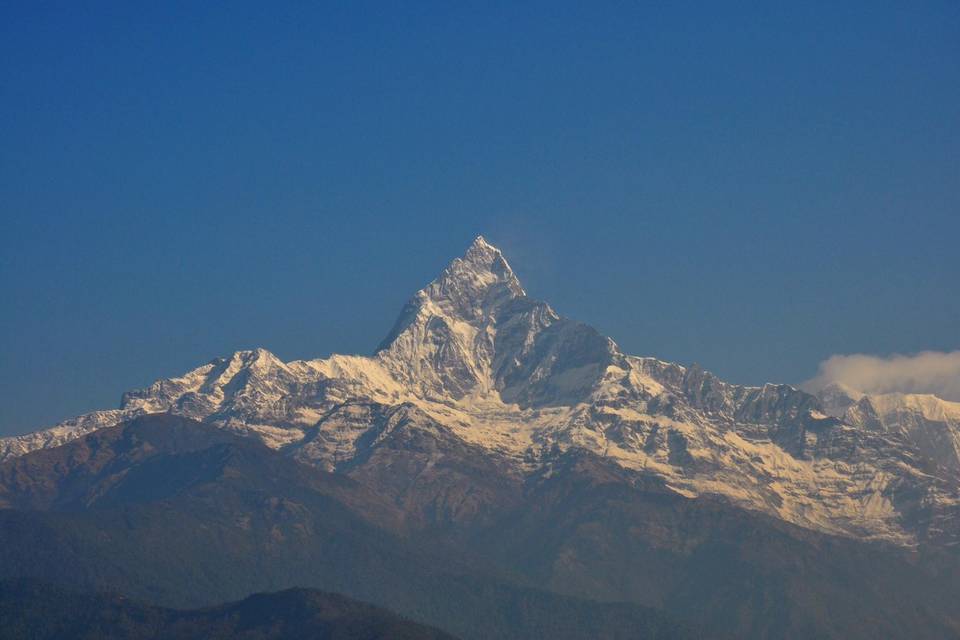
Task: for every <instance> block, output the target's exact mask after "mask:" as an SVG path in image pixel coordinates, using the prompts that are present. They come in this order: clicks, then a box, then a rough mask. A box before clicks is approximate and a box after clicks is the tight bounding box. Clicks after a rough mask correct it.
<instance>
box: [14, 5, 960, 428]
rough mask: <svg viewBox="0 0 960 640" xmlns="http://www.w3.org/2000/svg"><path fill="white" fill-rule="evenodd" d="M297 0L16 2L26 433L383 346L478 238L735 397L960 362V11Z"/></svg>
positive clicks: (18, 331)
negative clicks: (153, 392)
mask: <svg viewBox="0 0 960 640" xmlns="http://www.w3.org/2000/svg"><path fill="white" fill-rule="evenodd" d="M81 4H89V5H95V6H80V5H81ZM197 4H202V5H203V6H202V7H198V6H196V5H197ZM277 4H278V3H244V2H234V3H229V4H226V3H225V4H223V5H220V6H215V3H182V4H178V3H143V4H140V3H136V2H130V3H115V5H113V6H110V5H109V4H107V3H56V2H44V3H20V6H13V4H12V3H7V4H6V5H4V8H3V9H0V135H2V144H0V299H2V300H3V313H2V314H0V389H2V396H3V399H4V402H3V403H2V404H0V433H14V432H21V431H26V430H30V429H32V428H36V427H39V426H44V425H46V424H48V423H51V422H54V421H57V420H59V419H62V418H65V417H68V416H70V415H73V414H76V413H79V412H82V411H87V410H91V409H94V408H103V407H110V406H114V405H116V403H117V402H118V400H119V396H120V393H121V392H122V391H124V390H125V389H128V388H133V387H137V386H141V385H144V384H147V383H149V382H150V381H152V380H153V379H155V378H158V377H162V376H169V375H174V374H178V373H181V372H183V371H186V370H188V369H190V368H192V367H194V366H197V365H199V364H202V363H203V362H206V361H208V360H209V359H211V358H213V357H215V356H218V355H223V354H226V353H229V352H231V351H233V350H235V349H239V348H248V347H254V346H264V347H266V348H269V349H271V350H272V351H274V352H276V353H277V354H278V355H280V356H281V357H283V358H286V359H293V358H299V357H314V356H321V355H326V354H329V353H331V352H341V353H345V352H349V353H364V352H369V351H371V350H372V349H373V348H374V347H375V346H376V344H377V343H378V342H379V340H380V339H381V338H382V337H383V336H384V335H385V334H386V332H387V331H388V330H389V328H390V326H391V324H392V322H393V320H394V318H395V316H396V314H397V313H398V312H399V309H400V307H401V306H402V304H403V302H404V301H405V299H406V298H407V297H408V296H409V295H410V294H412V293H413V292H414V291H415V290H416V289H417V288H419V287H421V286H422V285H424V284H425V283H426V282H427V281H429V280H430V279H432V277H433V276H434V275H436V273H437V272H438V271H439V270H440V269H441V268H442V267H443V266H444V265H445V264H446V262H447V261H449V259H451V258H452V257H454V256H456V255H459V254H460V253H462V251H463V250H464V249H465V248H466V246H467V245H468V244H469V242H470V241H471V239H472V238H473V237H474V236H475V235H477V234H478V233H482V234H484V235H485V236H486V237H487V238H488V239H489V240H490V241H491V242H493V243H495V244H497V245H499V246H500V247H501V248H502V249H503V250H504V252H505V253H506V255H507V257H508V258H509V259H510V261H511V263H512V264H513V266H514V268H515V270H516V271H517V273H518V275H519V276H520V278H521V280H522V281H523V282H524V285H525V286H526V288H527V290H528V292H529V293H530V294H531V295H533V296H535V297H537V298H541V299H545V300H548V301H550V302H551V303H552V304H553V305H554V306H555V307H556V308H557V309H558V311H560V312H561V313H563V314H564V315H568V316H570V317H574V318H577V319H580V320H584V321H586V322H589V323H591V324H593V325H594V326H596V327H598V328H599V329H601V330H602V331H604V332H605V333H607V334H609V335H611V336H612V337H613V338H614V339H615V340H617V341H618V343H619V344H620V345H621V346H622V347H623V348H624V349H625V350H626V351H628V352H631V353H637V354H644V355H656V356H658V357H662V358H665V359H670V360H675V361H679V362H682V363H688V364H689V363H692V362H698V363H700V364H701V365H703V366H704V367H706V368H708V369H710V370H713V371H715V372H716V373H718V374H720V375H721V376H723V377H725V378H727V379H729V380H731V381H734V382H743V383H759V382H764V381H767V380H776V381H785V382H795V383H796V382H801V381H803V380H805V379H807V378H809V377H811V376H813V375H814V374H815V373H816V370H817V365H818V363H819V362H821V361H822V360H824V359H826V358H827V357H829V356H831V355H833V354H845V353H866V354H878V355H884V354H890V353H913V352H917V351H921V350H934V351H951V350H956V349H960V330H958V327H960V295H958V294H960V286H958V278H960V257H958V253H960V252H958V250H957V247H958V244H960V162H958V158H960V38H958V37H957V34H958V33H960V5H958V4H957V3H956V2H916V3H902V2H900V3H886V2H869V3H868V2H863V3H860V2H848V3H842V4H843V5H844V6H842V7H835V6H830V5H829V4H827V3H795V4H796V5H797V6H792V7H789V8H788V7H784V6H781V7H778V8H773V7H771V5H772V4H785V3H737V4H736V7H732V5H733V4H734V3H711V4H715V6H714V7H712V8H704V7H703V6H702V5H704V4H707V3H683V2H678V3H664V4H665V5H669V6H659V7H654V6H652V4H653V3H626V2H610V3H569V4H568V3H563V2H560V3H558V2H551V3H502V4H501V3H490V2H483V3H419V4H417V5H416V6H411V5H412V4H413V3H396V4H393V3H363V2H350V3H312V4H310V5H309V6H304V5H300V4H297V5H292V4H291V5H286V6H284V7H278V6H276V5H277ZM161 5H162V6H161Z"/></svg>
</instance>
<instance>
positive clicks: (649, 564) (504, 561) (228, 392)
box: [0, 238, 960, 638]
mask: <svg viewBox="0 0 960 640" xmlns="http://www.w3.org/2000/svg"><path fill="white" fill-rule="evenodd" d="M822 397H823V398H824V401H825V403H826V405H827V406H826V407H825V406H824V404H823V403H821V400H820V399H818V398H817V397H815V396H813V395H810V394H808V393H805V392H803V391H800V390H797V389H795V388H793V387H790V386H788V385H773V384H769V385H764V386H762V387H744V386H739V385H732V384H728V383H726V382H724V381H722V380H719V379H718V378H716V377H715V376H713V375H712V374H710V373H708V372H705V371H703V370H702V369H700V368H698V367H689V368H688V367H683V366H680V365H677V364H671V363H667V362H662V361H659V360H655V359H652V358H639V357H634V356H628V355H625V354H623V353H621V352H620V350H619V349H618V347H617V345H616V344H615V343H614V342H613V341H612V340H610V339H609V338H606V337H604V336H602V335H600V334H599V333H597V332H596V331H595V330H593V329H591V328H590V327H587V326H585V325H583V324H580V323H577V322H574V321H571V320H567V319H564V318H562V317H560V316H559V315H558V314H556V313H555V312H554V311H553V310H552V309H551V308H550V306H549V305H547V304H546V303H543V302H538V301H535V300H532V299H530V298H528V297H527V296H526V293H525V292H524V290H523V289H522V287H521V286H520V284H519V282H518V280H517V278H516V276H515V275H514V274H513V272H512V270H511V269H510V267H509V265H508V264H507V262H506V260H505V259H504V258H503V256H502V254H501V253H500V252H499V251H498V250H497V249H496V248H495V247H492V246H490V245H489V244H487V243H486V242H485V241H484V240H483V239H482V238H478V239H477V241H475V242H474V244H473V245H472V246H471V247H470V249H469V250H468V251H467V253H466V254H465V255H464V256H463V257H462V258H458V259H456V260H454V261H453V262H452V263H451V264H450V265H449V266H448V267H447V268H446V269H445V270H444V272H443V273H442V274H441V275H440V277H438V278H437V280H435V281H434V282H433V283H431V284H430V285H428V286H427V287H425V288H424V289H423V290H421V291H420V292H418V293H417V294H416V295H415V296H414V297H413V298H412V299H411V301H410V302H409V303H408V304H407V305H406V307H405V308H404V310H403V312H402V313H401V316H400V318H399V319H398V320H397V322H396V323H395V326H394V328H393V330H392V331H391V332H390V334H389V336H388V338H387V339H386V340H385V341H384V343H383V344H382V345H381V347H380V349H379V350H378V351H377V353H376V354H374V355H373V356H371V357H360V356H332V357H330V358H327V359H322V360H305V361H294V362H288V363H284V362H281V361H280V360H279V359H278V358H276V357H275V356H273V355H272V354H271V353H269V352H268V351H265V350H262V349H259V350H255V351H243V352H238V353H235V354H233V355H232V356H230V357H228V358H223V359H218V360H215V361H213V362H211V363H209V364H207V365H204V366H203V367H200V368H198V369H196V370H194V371H191V372H189V373H187V374H185V375H184V376H181V377H179V378H171V379H167V380H160V381H158V382H156V383H154V384H153V385H151V386H150V387H148V388H146V389H141V390H137V391H132V392H129V393H127V394H125V395H124V398H123V401H122V404H121V407H120V408H119V409H113V410H107V411H100V412H94V413H92V414H88V415H86V416H81V417H79V418H76V419H73V420H70V421H67V422H65V423H63V424H61V425H58V426H57V427H55V428H53V429H50V430H47V431H41V432H37V433H35V434H29V435H27V436H21V437H18V438H12V439H6V440H2V441H0V456H2V458H3V459H4V460H5V462H3V463H2V464H0V539H2V540H3V541H4V544H3V545H0V577H4V576H6V577H20V576H28V577H35V578H38V579H42V580H48V581H50V580H52V581H67V582H69V583H71V584H74V585H77V586H80V587H84V588H99V589H116V590H118V591H120V592H122V593H124V594H127V595H130V596H134V597H137V598H140V599H143V600H146V601H149V602H155V603H158V604H162V605H167V606H198V605H207V604H214V603H217V602H222V601H225V600H238V599H240V598H243V597H245V596H246V595H248V594H250V593H254V592H262V591H275V590H277V589H282V588H287V587H294V586H304V587H316V588H321V589H325V590H331V591H337V592H342V593H344V594H346V595H348V596H350V597H355V598H358V599H361V600H365V601H369V602H373V603H375V604H377V605H380V606H385V607H388V608H390V609H392V610H395V611H398V612H400V613H402V614H404V615H409V616H411V617H413V618H414V619H417V620H422V621H425V622H429V623H431V624H435V625H437V626H439V627H440V628H443V629H445V630H448V631H451V632H453V633H454V634H455V635H458V636H460V637H463V638H488V637H503V638H540V637H542V638H585V637H606V638H619V637H625V638H626V637H688V636H689V634H690V633H691V632H690V631H689V629H691V628H692V629H694V630H696V629H707V630H709V631H710V632H711V633H719V634H724V633H727V634H730V635H732V636H735V637H756V638H807V637H825V638H873V637H904V638H906V637H910V638H944V637H955V636H957V635H958V633H960V620H958V616H957V614H956V612H955V610H956V607H955V602H956V600H957V597H958V596H960V569H958V566H960V565H958V559H957V555H956V549H957V542H958V536H960V506H958V505H960V478H958V474H957V473H956V470H955V467H954V466H951V465H952V464H953V463H952V462H951V461H952V458H951V455H953V454H952V453H951V451H952V450H947V448H946V447H945V446H943V445H944V443H946V444H950V443H954V444H955V442H954V440H955V435H956V434H955V433H954V431H955V430H956V428H957V423H956V422H954V421H953V417H952V416H953V414H952V412H951V411H952V409H951V408H950V407H946V408H944V406H943V405H939V404H938V405H936V406H935V407H934V406H933V405H930V406H928V404H929V403H926V404H924V403H921V404H920V405H917V403H916V402H914V401H912V400H911V401H910V402H908V403H907V404H905V405H903V407H904V408H902V410H901V409H896V407H894V403H892V402H891V401H887V402H886V403H884V402H882V401H881V400H878V399H873V400H863V399H859V400H852V399H851V400H850V401H849V402H848V403H846V405H844V407H843V410H842V411H836V410H834V408H833V405H832V404H831V403H830V402H828V400H829V397H827V396H822ZM916 407H920V408H919V409H917V410H914V409H916ZM931 407H932V408H931ZM917 411H919V413H917ZM831 414H833V415H831ZM918 416H919V417H918ZM921 417H922V418H923V420H921V419H920V418H921ZM941 418H942V419H941ZM931 421H932V422H931ZM934 423H935V424H934ZM931 425H933V426H934V427H935V429H932V428H930V426H931ZM952 438H953V439H952ZM957 442H960V440H957ZM680 620H682V621H684V623H683V624H681V623H680V622H679V621H680ZM687 624H688V625H690V626H689V627H688V626H685V625H687ZM640 631H642V632H643V633H642V634H641V633H640Z"/></svg>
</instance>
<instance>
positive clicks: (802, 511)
mask: <svg viewBox="0 0 960 640" xmlns="http://www.w3.org/2000/svg"><path fill="white" fill-rule="evenodd" d="M589 331H590V330H588V329H584V328H583V327H582V325H577V324H576V323H572V322H570V321H567V320H565V319H563V318H561V317H560V316H558V315H557V314H556V313H555V312H554V311H553V309H551V308H550V307H549V305H546V304H545V303H540V302H536V301H532V300H529V299H528V298H526V293H525V292H524V290H523V288H522V286H521V285H520V283H519V281H518V280H517V278H516V276H515V275H514V273H513V271H512V269H511V268H510V266H509V264H508V263H507V261H506V260H505V259H504V258H503V256H502V254H501V253H500V251H499V250H498V249H496V248H495V247H493V246H492V245H490V244H489V243H488V242H487V241H486V240H484V239H483V238H482V237H478V238H477V239H476V240H475V241H474V242H473V244H472V245H471V246H470V248H469V249H468V251H467V252H466V254H465V255H464V256H463V257H462V258H457V259H455V260H454V261H453V262H451V263H450V265H449V266H448V267H447V268H446V269H444V271H443V272H442V273H441V275H440V276H439V277H438V278H437V279H436V280H435V281H433V282H432V283H430V284H428V285H427V286H426V287H424V288H423V289H421V290H420V291H419V292H418V293H417V294H416V295H415V296H414V297H413V298H412V299H411V301H410V303H408V305H407V307H406V308H405V310H404V312H403V314H402V315H401V318H400V319H399V320H398V322H397V324H396V325H395V327H394V330H393V331H391V335H390V337H389V339H388V340H387V341H385V343H384V345H383V346H382V347H381V348H380V349H379V350H378V352H377V353H376V354H374V355H373V356H369V357H368V356H359V355H332V356H330V357H329V358H322V359H313V360H295V361H292V362H288V363H284V362H282V361H281V360H280V359H279V358H277V357H276V356H275V355H274V354H272V353H270V352H269V351H267V350H266V349H262V348H261V349H255V350H252V351H238V352H236V353H234V354H232V355H231V356H230V357H228V358H221V359H217V360H214V361H212V362H210V363H207V364H205V365H203V366H201V367H198V368H196V369H194V370H193V371H190V372H188V373H186V374H184V375H183V376H180V377H176V378H170V379H166V380H158V381H157V382H155V383H154V384H152V385H150V386H149V387H147V388H146V389H141V390H137V391H133V392H130V393H128V394H125V395H124V398H123V401H122V402H121V406H120V408H118V409H113V410H108V411H99V412H94V413H91V414H87V415H85V416H80V417H78V418H74V419H71V420H68V421H65V422H63V423H61V424H59V425H56V426H55V427H53V428H51V429H48V430H45V431H39V432H36V433H33V434H28V435H26V436H20V437H17V438H6V439H2V440H0V459H3V458H10V457H15V456H18V455H23V454H24V453H27V452H29V451H31V450H34V449H38V448H43V447H49V446H57V445H59V444H63V443H64V442H67V441H69V440H70V439H73V438H76V437H80V436H82V435H84V434H85V433H89V432H90V431H92V430H95V429H99V428H103V427H107V426H111V425H114V424H117V423H119V422H121V421H123V420H126V419H129V418H131V417H133V416H136V415H140V414H143V413H154V412H163V411H166V412H171V413H175V414H180V415H185V416H188V417H192V418H195V419H198V420H203V421H206V422H209V423H211V424H214V425H218V426H221V427H223V428H225V429H230V430H232V431H235V432H237V433H242V434H245V435H249V436H251V437H255V438H258V439H259V440H261V441H262V442H264V443H265V444H267V445H268V446H271V447H274V448H277V449H283V450H284V451H286V452H289V454H290V455H292V456H294V457H296V458H298V459H300V460H302V461H306V462H309V463H312V464H316V465H318V466H321V467H323V468H326V469H330V470H336V469H337V468H338V465H341V464H343V463H344V462H347V461H349V460H351V459H352V458H353V457H354V456H355V455H357V453H358V447H360V446H361V443H363V442H367V441H369V440H370V438H367V439H364V438H363V436H364V434H366V433H367V432H368V431H370V430H371V429H384V430H383V431H380V432H375V436H374V438H373V442H374V446H375V445H376V443H377V442H379V441H380V440H382V438H384V437H385V434H386V433H387V432H388V430H389V428H392V426H390V425H395V424H396V421H397V420H399V416H401V415H403V416H404V417H405V419H406V420H407V421H408V423H409V425H410V428H422V429H435V428H440V429H445V430H446V431H447V432H448V433H449V434H452V435H453V436H455V437H457V438H460V439H461V440H463V441H464V442H467V443H470V444H473V445H477V446H479V447H482V448H483V449H485V450H487V451H489V452H491V453H492V454H494V455H496V456H500V457H502V458H503V459H504V460H507V461H509V462H511V463H512V464H515V465H516V467H517V468H518V469H519V470H521V471H525V472H531V471H534V470H536V469H539V468H542V467H544V466H548V465H549V464H550V462H551V460H552V459H553V458H552V456H554V455H555V454H556V453H557V452H563V451H566V450H569V449H570V448H575V447H581V448H586V449H589V450H591V451H594V452H595V453H598V454H601V455H605V456H608V457H609V458H611V459H612V460H615V461H616V462H617V463H618V464H620V465H622V466H623V467H625V468H628V469H633V470H636V471H638V472H641V473H645V474H653V475H655V476H658V477H660V478H662V479H663V480H664V481H665V482H666V483H667V485H668V486H669V487H672V488H673V489H674V490H675V491H677V492H678V493H681V494H683V495H686V496H691V497H693V496H698V495H706V494H712V495H720V496H724V497H726V498H727V499H729V500H731V501H732V502H734V503H736V504H739V505H741V506H744V507H746V508H749V509H755V510H759V511H763V512H765V513H769V514H771V515H773V516H775V517H778V518H782V519H783V520H786V521H789V522H792V523H794V524H798V525H800V526H804V527H809V528H813V529H817V530H821V531H827V532H830V533H836V534H840V535H850V536H856V537H860V538H867V539H882V540H887V541H891V542H894V543H897V544H904V545H909V544H913V543H914V541H915V540H914V537H913V533H912V532H911V531H909V530H906V529H905V528H904V527H903V526H902V523H901V519H902V518H901V514H900V513H898V512H897V510H896V508H895V505H894V504H893V502H892V501H891V498H890V496H891V495H892V493H893V491H894V489H895V488H896V487H898V486H900V485H901V484H904V483H906V484H908V485H909V486H911V487H915V488H916V489H917V491H920V492H925V495H928V496H929V498H930V500H932V501H933V503H934V504H937V505H942V506H943V508H944V509H947V508H950V505H951V504H955V501H954V502H951V500H954V499H953V498H950V497H949V496H950V495H955V494H956V490H955V488H951V487H950V486H946V485H943V483H942V482H941V481H940V480H939V479H938V478H935V477H933V476H931V475H929V473H928V472H927V471H926V470H925V469H922V468H920V467H918V466H916V465H915V464H914V462H913V460H914V459H915V458H917V456H918V455H919V454H918V453H917V451H918V450H916V451H915V450H913V449H909V447H911V446H914V444H912V443H913V442H914V441H913V440H910V439H909V438H910V437H912V436H911V434H912V433H913V431H910V430H905V431H904V432H903V433H900V432H899V431H896V430H894V431H890V432H878V431H876V430H874V429H870V428H868V426H867V425H866V423H862V424H861V423H858V422H856V421H855V420H853V419H852V418H850V419H848V420H847V422H848V423H847V424H838V421H837V420H834V419H832V418H830V417H828V414H829V413H831V411H830V409H829V407H825V406H821V405H820V404H818V403H817V402H816V400H814V399H813V398H812V397H811V396H809V395H807V394H806V393H804V392H802V391H798V390H796V389H794V388H793V387H789V386H787V385H763V386H760V387H745V386H738V385H731V384H728V383H725V382H723V381H721V380H718V379H716V378H714V377H713V376H711V375H710V374H708V373H706V372H703V371H701V370H699V369H697V368H696V367H692V368H687V367H683V366H681V365H678V364H673V363H670V362H665V361H662V360H658V359H656V358H641V357H636V356H628V355H624V354H622V353H620V351H619V349H618V348H617V346H616V344H615V343H614V342H613V341H612V340H610V339H609V338H601V339H593V338H592V337H593V336H594V335H595V334H591V333H590V332H589ZM584 345H586V346H584ZM833 393H834V394H835V396H834V397H835V399H837V400H842V401H843V402H844V403H846V404H845V405H844V406H845V407H846V406H849V405H850V404H851V403H855V402H858V401H861V400H863V398H862V394H861V395H857V393H856V392H854V391H853V390H846V389H835V390H833ZM869 401H870V402H872V403H873V406H874V407H875V408H876V410H877V412H878V413H879V414H881V415H882V416H888V417H890V419H894V418H896V417H897V416H900V415H901V414H902V413H903V412H904V411H908V412H912V413H913V414H916V415H920V416H922V417H923V418H924V419H926V420H929V421H941V422H945V423H951V424H953V425H954V426H952V427H951V426H949V425H948V427H949V428H951V429H954V431H951V432H950V433H952V434H954V435H953V437H954V440H953V442H955V443H956V450H957V451H960V435H957V434H960V428H958V427H957V421H958V420H960V403H948V402H945V401H943V400H940V399H939V398H935V397H933V396H901V395H890V396H871V397H869ZM824 404H826V403H824ZM853 406H854V407H855V406H859V405H853ZM821 409H826V411H823V410H821ZM845 410H847V409H845ZM851 410H852V409H851ZM951 421H952V422H951ZM384 425H387V426H384ZM818 425H829V430H827V431H824V429H827V426H822V427H818V428H814V427H817V426H818ZM785 430H786V431H787V432H788V434H789V433H793V432H796V433H798V434H799V436H798V437H797V439H796V444H794V445H793V446H796V447H801V448H802V450H801V451H800V452H799V453H798V452H797V451H795V450H793V449H789V450H788V447H786V446H785V445H783V444H782V442H781V443H780V444H778V442H780V441H778V440H777V438H778V437H781V436H782V434H783V433H784V431H785ZM791 430H792V431H791ZM888 431H889V430H888ZM821 433H823V434H824V435H823V436H822V437H823V440H822V441H821ZM787 441H789V442H793V440H790V439H789V438H787ZM364 446H365V445H364ZM917 446H918V445H917ZM678 447H679V448H678ZM905 449H906V450H905ZM791 451H793V452H792V453H791ZM958 469H960V466H958ZM951 491H953V493H952V494H951Z"/></svg>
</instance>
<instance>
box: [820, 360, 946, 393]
mask: <svg viewBox="0 0 960 640" xmlns="http://www.w3.org/2000/svg"><path fill="white" fill-rule="evenodd" d="M831 383H840V384H843V385H846V386H848V387H851V388H853V389H856V390H857V391H862V392H863V393H894V392H900V393H932V394H934V395H936V396H939V397H941V398H943V399H945V400H956V401H960V351H950V352H942V351H923V352H921V353H917V354H914V355H892V356H887V357H880V356H871V355H866V354H852V355H835V356H831V357H829V358H827V359H826V360H824V361H823V362H821V363H820V370H819V373H818V374H817V376H816V377H815V378H813V379H812V380H809V381H807V382H806V383H804V386H805V387H807V388H810V389H814V390H815V389H822V388H823V387H825V386H827V385H829V384H831Z"/></svg>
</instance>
